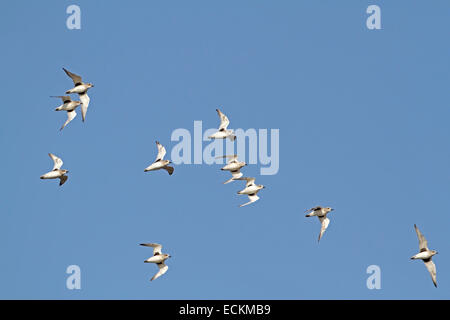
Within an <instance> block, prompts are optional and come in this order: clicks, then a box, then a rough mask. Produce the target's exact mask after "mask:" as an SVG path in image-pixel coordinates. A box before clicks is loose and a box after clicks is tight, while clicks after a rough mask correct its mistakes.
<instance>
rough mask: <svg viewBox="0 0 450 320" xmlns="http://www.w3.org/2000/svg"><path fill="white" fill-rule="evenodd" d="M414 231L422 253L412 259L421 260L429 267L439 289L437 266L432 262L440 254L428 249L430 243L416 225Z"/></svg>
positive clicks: (434, 282)
mask: <svg viewBox="0 0 450 320" xmlns="http://www.w3.org/2000/svg"><path fill="white" fill-rule="evenodd" d="M414 229H416V233H417V238H419V249H420V252H419V253H418V254H416V255H414V256H412V257H411V259H413V260H414V259H421V260H422V261H423V262H424V263H425V266H426V267H427V270H428V272H429V273H430V275H431V279H432V280H433V284H434V286H435V287H436V288H437V282H436V266H435V265H434V262H433V261H431V258H432V257H433V256H434V255H435V254H437V253H438V252H437V251H436V250H430V249H428V242H427V240H426V239H425V237H424V236H423V234H422V233H421V232H420V230H419V228H417V226H416V225H414Z"/></svg>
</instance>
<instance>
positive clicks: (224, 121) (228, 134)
mask: <svg viewBox="0 0 450 320" xmlns="http://www.w3.org/2000/svg"><path fill="white" fill-rule="evenodd" d="M216 111H217V113H218V114H219V118H220V127H219V131H217V132H215V133H214V134H212V135H211V136H209V137H208V138H209V139H226V138H229V139H230V140H231V141H234V140H236V136H235V135H234V133H233V130H231V129H227V128H228V125H229V124H230V120H228V118H227V116H226V115H224V114H223V113H222V112H221V111H220V110H219V109H216Z"/></svg>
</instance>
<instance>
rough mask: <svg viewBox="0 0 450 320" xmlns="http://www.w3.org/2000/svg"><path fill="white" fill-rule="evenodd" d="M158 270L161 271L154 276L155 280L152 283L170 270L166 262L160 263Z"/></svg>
mask: <svg viewBox="0 0 450 320" xmlns="http://www.w3.org/2000/svg"><path fill="white" fill-rule="evenodd" d="M157 265H158V268H159V271H158V272H157V273H156V274H155V275H154V276H153V278H152V279H151V280H150V281H153V280H155V279H157V278H159V277H161V276H162V275H163V274H164V273H166V272H167V270H169V267H168V266H166V264H165V263H164V262H161V263H158V264H157Z"/></svg>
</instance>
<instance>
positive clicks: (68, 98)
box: [50, 96, 72, 103]
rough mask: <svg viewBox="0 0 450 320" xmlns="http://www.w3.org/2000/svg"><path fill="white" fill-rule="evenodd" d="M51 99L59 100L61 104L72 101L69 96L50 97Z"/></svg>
mask: <svg viewBox="0 0 450 320" xmlns="http://www.w3.org/2000/svg"><path fill="white" fill-rule="evenodd" d="M50 97H51V98H60V99H61V100H62V101H63V103H69V102H70V101H72V98H71V97H70V96H50Z"/></svg>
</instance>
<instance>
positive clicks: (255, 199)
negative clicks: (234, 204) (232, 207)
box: [239, 193, 259, 207]
mask: <svg viewBox="0 0 450 320" xmlns="http://www.w3.org/2000/svg"><path fill="white" fill-rule="evenodd" d="M248 199H249V200H250V201H249V202H247V203H244V204H241V205H240V206H239V207H244V206H246V205H249V204H251V203H253V202H255V201H257V200H259V197H258V195H257V194H256V193H253V194H249V195H248Z"/></svg>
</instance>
